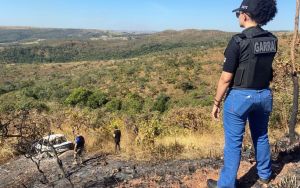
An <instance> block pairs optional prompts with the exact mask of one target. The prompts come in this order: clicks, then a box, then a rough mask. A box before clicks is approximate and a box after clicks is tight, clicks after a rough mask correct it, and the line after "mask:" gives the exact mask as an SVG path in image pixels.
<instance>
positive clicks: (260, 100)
mask: <svg viewBox="0 0 300 188" xmlns="http://www.w3.org/2000/svg"><path fill="white" fill-rule="evenodd" d="M272 104H273V97H272V91H271V90H270V89H262V90H248V89H230V90H229V91H228V92H227V96H226V99H225V103H224V113H223V123H224V133H225V147H224V167H223V169H222V171H221V174H220V178H219V180H218V188H235V187H236V178H237V172H238V169H239V165H240V160H241V149H242V142H243V136H244V133H245V125H246V121H247V120H248V121H249V126H250V130H251V137H252V141H253V145H254V148H255V157H256V161H257V171H258V176H259V177H260V178H262V179H269V178H270V176H271V173H272V171H271V151H270V145H269V138H268V122H269V116H270V113H271V111H272Z"/></svg>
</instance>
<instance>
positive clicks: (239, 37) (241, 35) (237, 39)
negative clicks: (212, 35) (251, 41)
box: [233, 33, 247, 44]
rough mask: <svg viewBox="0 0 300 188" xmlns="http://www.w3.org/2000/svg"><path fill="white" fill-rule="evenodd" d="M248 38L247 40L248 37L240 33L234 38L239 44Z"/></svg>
mask: <svg viewBox="0 0 300 188" xmlns="http://www.w3.org/2000/svg"><path fill="white" fill-rule="evenodd" d="M246 38H247V36H246V35H245V34H244V33H239V34H236V35H234V36H233V39H234V41H235V42H236V43H238V44H239V43H240V42H241V41H242V40H244V39H246Z"/></svg>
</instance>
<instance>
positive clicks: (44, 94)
mask: <svg viewBox="0 0 300 188" xmlns="http://www.w3.org/2000/svg"><path fill="white" fill-rule="evenodd" d="M23 95H24V96H26V97H31V98H34V99H36V100H38V99H49V97H50V95H51V93H50V91H49V90H47V88H44V87H40V86H38V87H27V88H25V89H24V90H23Z"/></svg>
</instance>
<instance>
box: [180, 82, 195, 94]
mask: <svg viewBox="0 0 300 188" xmlns="http://www.w3.org/2000/svg"><path fill="white" fill-rule="evenodd" d="M176 88H177V89H181V90H182V91H184V92H187V91H189V90H193V89H195V88H196V87H195V86H194V85H193V83H192V82H190V81H186V82H181V83H179V84H178V85H176Z"/></svg>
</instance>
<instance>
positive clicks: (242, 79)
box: [207, 0, 277, 188]
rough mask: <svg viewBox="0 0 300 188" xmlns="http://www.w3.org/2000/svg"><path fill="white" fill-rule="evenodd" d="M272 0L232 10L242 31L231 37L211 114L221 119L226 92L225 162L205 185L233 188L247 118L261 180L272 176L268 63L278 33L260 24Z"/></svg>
mask: <svg viewBox="0 0 300 188" xmlns="http://www.w3.org/2000/svg"><path fill="white" fill-rule="evenodd" d="M276 6H277V3H276V1H275V0H244V1H243V2H242V4H241V6H240V8H238V9H236V10H234V11H233V12H235V13H236V16H237V18H238V19H239V23H240V26H241V27H242V28H245V29H244V30H243V32H242V33H240V34H237V35H235V36H233V38H232V39H231V40H230V42H229V44H228V46H227V48H226V50H225V53H224V55H225V60H224V66H223V72H222V75H221V77H220V80H219V83H218V88H217V93H216V96H215V100H214V106H213V110H212V116H213V118H214V119H218V118H219V114H220V106H221V101H222V99H223V97H224V95H225V92H226V91H227V94H226V97H225V102H224V111H223V124H224V134H225V147H224V166H223V169H222V170H221V172H220V177H219V180H218V181H215V180H211V179H209V180H208V181H207V185H208V187H209V188H217V187H218V188H225V187H226V188H235V187H236V183H237V181H236V178H237V172H238V169H239V165H240V159H241V147H242V141H243V135H244V133H245V125H246V121H247V120H248V121H249V126H250V130H251V137H252V140H253V145H254V148H255V157H256V161H257V164H256V165H257V171H258V176H259V182H261V183H268V182H269V180H270V177H271V173H272V171H271V152H270V145H269V139H268V121H269V116H270V113H271V111H272V103H273V99H272V91H271V90H270V88H269V84H270V81H272V77H273V74H272V72H273V70H272V62H273V59H274V56H275V54H276V52H277V38H276V37H275V36H274V35H273V34H272V33H270V32H268V31H265V30H264V29H262V28H261V26H263V25H266V24H267V23H268V22H269V21H270V20H272V19H273V18H274V17H275V15H276V13H277V8H276Z"/></svg>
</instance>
